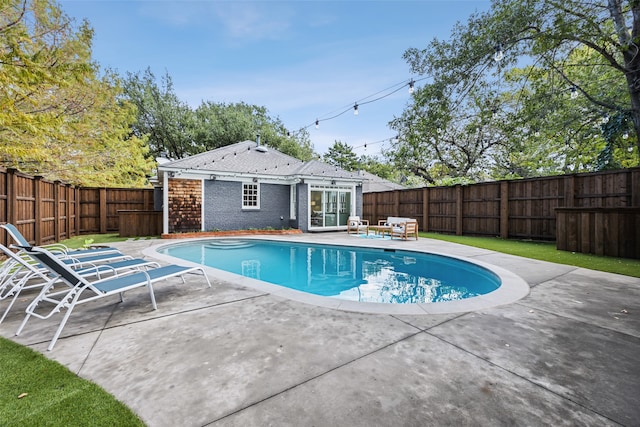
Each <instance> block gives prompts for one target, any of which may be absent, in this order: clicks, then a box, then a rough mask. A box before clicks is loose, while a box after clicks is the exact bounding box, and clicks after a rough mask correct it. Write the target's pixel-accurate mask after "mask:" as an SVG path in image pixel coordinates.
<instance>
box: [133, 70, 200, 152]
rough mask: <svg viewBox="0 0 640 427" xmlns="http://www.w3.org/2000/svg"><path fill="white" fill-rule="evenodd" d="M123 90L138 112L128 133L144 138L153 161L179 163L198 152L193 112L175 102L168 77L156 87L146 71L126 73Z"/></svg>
mask: <svg viewBox="0 0 640 427" xmlns="http://www.w3.org/2000/svg"><path fill="white" fill-rule="evenodd" d="M123 87H124V93H125V95H126V97H127V99H128V100H129V101H130V102H131V103H133V105H135V106H136V108H137V112H138V113H137V114H138V119H137V121H136V122H135V123H134V124H133V126H132V132H133V134H134V135H135V136H136V137H138V138H145V137H146V138H148V143H149V149H150V152H151V154H152V155H153V156H154V157H159V156H162V155H164V156H167V157H169V158H172V159H181V158H184V157H188V156H190V155H193V154H196V153H199V152H201V151H202V150H201V149H200V147H199V146H198V145H197V144H196V143H195V140H194V135H193V132H194V127H195V118H194V115H193V111H192V110H191V108H190V107H189V106H188V105H187V104H186V103H184V102H182V101H180V100H179V99H178V96H177V95H176V94H175V92H174V89H173V81H172V80H171V76H170V75H169V73H166V74H165V75H164V76H163V77H162V78H161V79H160V85H158V83H157V82H156V77H155V75H154V74H153V73H152V72H151V69H149V68H147V69H146V70H145V71H144V73H131V72H128V73H127V76H126V78H125V79H124V82H123Z"/></svg>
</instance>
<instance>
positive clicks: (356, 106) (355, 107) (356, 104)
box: [353, 102, 358, 116]
mask: <svg viewBox="0 0 640 427" xmlns="http://www.w3.org/2000/svg"><path fill="white" fill-rule="evenodd" d="M353 115H354V116H357V115H358V103H357V102H356V103H355V104H353Z"/></svg>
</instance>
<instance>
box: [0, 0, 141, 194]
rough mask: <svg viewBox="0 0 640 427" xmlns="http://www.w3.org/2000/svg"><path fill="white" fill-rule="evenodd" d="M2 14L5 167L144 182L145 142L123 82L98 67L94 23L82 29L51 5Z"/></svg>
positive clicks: (77, 178)
mask: <svg viewBox="0 0 640 427" xmlns="http://www.w3.org/2000/svg"><path fill="white" fill-rule="evenodd" d="M0 8H1V11H2V13H1V14H0V86H1V87H2V90H1V91H0V156H1V158H2V161H3V163H4V164H5V165H6V166H9V167H14V168H18V169H20V170H22V171H24V172H27V173H35V174H39V175H43V176H44V177H46V178H48V179H60V180H64V181H66V182H69V183H72V184H78V185H101V186H102V185H110V186H111V185H117V186H132V185H135V186H140V185H143V184H145V183H146V176H147V175H148V174H149V173H150V171H151V167H152V165H151V163H149V162H148V161H146V160H145V153H146V144H145V142H144V140H141V139H138V138H135V137H130V135H129V134H130V132H129V125H130V123H131V122H132V120H133V114H132V113H133V110H132V106H130V105H127V104H126V103H123V102H120V101H119V97H120V94H121V91H120V88H119V86H118V81H117V79H116V77H115V76H114V75H113V74H111V73H106V74H105V75H104V76H100V75H99V69H98V66H97V65H96V64H94V63H92V62H91V40H92V37H93V31H92V30H91V28H90V27H89V25H88V24H87V23H86V22H83V23H82V24H81V25H80V27H79V28H75V27H74V25H73V22H72V21H71V20H70V19H69V18H68V17H67V16H66V15H64V13H63V12H62V11H61V10H60V9H59V8H58V7H57V5H56V4H55V3H54V2H52V1H50V0H24V1H18V0H10V1H5V2H3V4H2V6H0Z"/></svg>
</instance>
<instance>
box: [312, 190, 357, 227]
mask: <svg viewBox="0 0 640 427" xmlns="http://www.w3.org/2000/svg"><path fill="white" fill-rule="evenodd" d="M309 201H310V202H309V204H310V206H309V208H310V209H309V211H310V212H311V220H310V224H309V226H310V227H311V228H324V227H326V228H336V227H340V226H346V225H347V219H348V218H349V215H350V213H351V189H347V188H320V187H312V189H311V194H310V197H309Z"/></svg>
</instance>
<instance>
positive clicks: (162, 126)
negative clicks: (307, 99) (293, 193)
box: [124, 69, 315, 160]
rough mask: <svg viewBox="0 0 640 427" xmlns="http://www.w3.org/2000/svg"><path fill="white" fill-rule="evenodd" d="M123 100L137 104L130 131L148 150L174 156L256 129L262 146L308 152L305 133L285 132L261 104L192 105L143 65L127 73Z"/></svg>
mask: <svg viewBox="0 0 640 427" xmlns="http://www.w3.org/2000/svg"><path fill="white" fill-rule="evenodd" d="M124 88H125V93H126V96H127V97H128V99H129V100H130V101H131V102H132V103H133V104H135V105H136V107H137V109H138V120H137V122H136V123H135V124H134V126H133V132H134V134H135V135H136V136H138V137H145V136H146V137H148V141H149V146H150V149H151V153H152V154H153V155H154V156H155V157H158V156H161V155H164V156H167V157H169V158H173V159H180V158H184V157H188V156H191V155H193V154H197V153H202V152H204V151H209V150H213V149H216V148H220V147H224V146H227V145H230V144H235V143H237V142H241V141H246V140H255V139H256V138H257V135H258V134H260V138H261V142H262V143H263V144H264V145H268V146H270V147H273V148H276V149H278V150H280V151H282V152H283V153H286V154H289V155H291V156H293V157H296V158H299V159H301V160H309V159H310V158H312V157H314V156H315V154H314V152H313V147H312V145H311V142H310V139H309V134H308V133H307V132H306V131H303V132H298V133H296V134H295V135H294V136H291V135H289V134H288V132H287V130H286V129H285V127H284V125H283V124H282V122H281V121H280V119H279V118H272V117H271V116H270V115H269V112H268V110H267V109H266V108H265V107H261V106H256V105H250V104H246V103H244V102H238V103H230V104H226V103H215V102H211V101H205V102H202V103H201V104H200V106H198V107H197V108H196V109H195V110H192V109H191V107H189V105H187V104H186V103H185V102H182V101H180V99H179V98H178V96H177V95H176V94H175V91H174V88H173V82H172V80H171V76H170V75H169V74H168V73H166V74H165V75H164V76H163V77H162V78H161V80H160V85H158V83H157V82H156V77H155V76H154V74H153V73H152V72H151V70H150V69H147V70H146V71H145V72H144V73H128V74H127V78H126V79H125V83H124Z"/></svg>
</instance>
